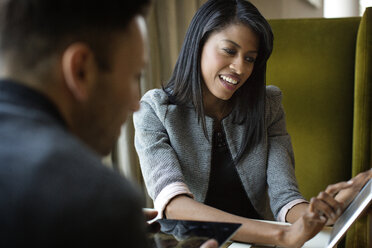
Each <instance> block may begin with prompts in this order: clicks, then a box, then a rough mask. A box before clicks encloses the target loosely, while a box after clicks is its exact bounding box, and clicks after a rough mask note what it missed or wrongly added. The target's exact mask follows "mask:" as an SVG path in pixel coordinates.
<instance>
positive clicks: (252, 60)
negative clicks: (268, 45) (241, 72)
mask: <svg viewBox="0 0 372 248" xmlns="http://www.w3.org/2000/svg"><path fill="white" fill-rule="evenodd" d="M245 60H246V61H247V62H249V63H254V62H255V61H256V58H254V57H246V58H245Z"/></svg>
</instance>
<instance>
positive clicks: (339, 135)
mask: <svg viewBox="0 0 372 248" xmlns="http://www.w3.org/2000/svg"><path fill="white" fill-rule="evenodd" d="M270 25H271V26H272V29H273V32H274V51H273V54H272V57H271V58H270V59H269V63H268V71H267V82H268V84H274V85H277V86H279V87H280V88H281V89H282V91H283V105H284V108H285V110H286V119H287V127H288V132H289V133H290V134H291V137H292V143H293V147H294V153H295V160H296V176H297V179H298V182H299V187H300V191H301V193H302V194H303V195H304V196H305V197H306V198H307V199H309V198H310V197H312V196H315V195H316V194H318V192H319V191H321V190H323V189H324V188H325V187H326V186H327V185H329V184H332V183H335V182H338V181H341V180H347V179H349V178H350V177H351V176H355V175H356V174H358V173H359V172H362V171H365V170H367V169H369V168H371V167H372V8H367V9H366V11H365V13H364V15H363V17H362V18H358V17H355V18H337V19H323V18H317V19H290V20H289V19H288V20H270ZM369 218H371V216H370V217H369ZM368 222H369V223H372V219H371V220H369V221H368V220H367V218H366V217H365V218H362V219H361V220H359V221H358V222H357V223H355V224H354V225H353V227H352V228H351V229H350V230H349V231H348V234H347V239H346V247H348V248H351V247H371V242H372V241H371V240H370V239H371V238H369V237H368V235H369V233H368V232H369V230H370V229H371V228H372V227H371V226H370V227H368ZM369 225H371V224H369Z"/></svg>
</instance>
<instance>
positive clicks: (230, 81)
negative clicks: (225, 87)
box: [220, 75, 238, 85]
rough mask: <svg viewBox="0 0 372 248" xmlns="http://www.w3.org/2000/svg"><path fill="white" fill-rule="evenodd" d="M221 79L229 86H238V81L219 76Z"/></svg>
mask: <svg viewBox="0 0 372 248" xmlns="http://www.w3.org/2000/svg"><path fill="white" fill-rule="evenodd" d="M220 78H221V79H223V80H225V81H226V82H229V83H230V84H234V85H237V84H238V81H236V80H234V79H232V78H230V77H227V76H222V75H221V76H220Z"/></svg>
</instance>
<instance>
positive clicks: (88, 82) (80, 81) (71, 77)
mask: <svg viewBox="0 0 372 248" xmlns="http://www.w3.org/2000/svg"><path fill="white" fill-rule="evenodd" d="M96 72H97V67H96V63H95V60H94V54H93V52H92V50H91V49H90V48H89V46H88V45H86V44H84V43H73V44H71V45H70V46H68V47H67V48H66V49H65V51H64V52H63V54H62V73H63V77H64V81H65V83H66V86H67V88H68V89H69V90H70V92H71V94H72V95H73V96H74V97H75V99H76V100H78V101H85V100H86V99H87V98H88V97H89V92H90V89H91V87H92V86H93V84H94V81H95V79H96Z"/></svg>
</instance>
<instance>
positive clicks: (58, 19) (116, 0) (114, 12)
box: [0, 0, 151, 69]
mask: <svg viewBox="0 0 372 248" xmlns="http://www.w3.org/2000/svg"><path fill="white" fill-rule="evenodd" d="M150 2H151V0H125V1H123V0H106V1H102V0H89V1H87V0H0V56H1V55H4V54H8V53H11V54H12V56H13V57H12V58H13V59H14V56H15V60H16V61H14V62H15V63H21V65H20V66H22V68H27V69H32V66H34V65H36V64H37V63H38V62H39V61H40V60H42V59H43V58H45V57H47V56H49V55H50V54H52V53H56V52H58V51H60V50H61V49H63V48H64V47H66V46H67V45H68V44H69V43H71V42H75V41H82V42H86V43H88V45H90V46H91V48H92V50H94V52H95V53H96V56H97V58H96V59H97V62H98V64H99V65H100V66H101V67H107V64H106V62H105V59H104V55H103V54H104V53H107V51H105V50H106V49H105V48H109V47H110V44H109V38H110V37H109V36H110V34H112V33H113V32H115V31H120V30H125V28H126V27H127V26H128V23H129V22H130V21H131V19H132V18H133V17H134V16H136V15H138V14H143V12H144V11H145V9H146V7H147V6H148V5H149V3H150ZM102 50H104V51H102ZM100 55H102V56H100ZM100 57H102V58H100Z"/></svg>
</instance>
